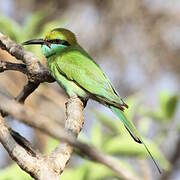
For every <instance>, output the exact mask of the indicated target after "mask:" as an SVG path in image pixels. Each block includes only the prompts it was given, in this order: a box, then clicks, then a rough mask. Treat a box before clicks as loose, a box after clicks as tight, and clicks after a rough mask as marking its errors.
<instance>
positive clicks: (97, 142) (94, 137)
mask: <svg viewBox="0 0 180 180" xmlns="http://www.w3.org/2000/svg"><path fill="white" fill-rule="evenodd" d="M101 128H102V127H101V125H100V123H95V125H94V126H93V128H92V131H91V143H92V144H93V145H94V146H96V147H98V148H101V146H102V143H103V136H104V134H103V133H102V130H101Z"/></svg>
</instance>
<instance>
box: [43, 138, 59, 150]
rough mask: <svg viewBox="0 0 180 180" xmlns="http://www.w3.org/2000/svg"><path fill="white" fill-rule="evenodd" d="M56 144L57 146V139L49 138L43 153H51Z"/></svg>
mask: <svg viewBox="0 0 180 180" xmlns="http://www.w3.org/2000/svg"><path fill="white" fill-rule="evenodd" d="M58 144H59V141H58V140H57V139H54V138H52V137H49V138H48V143H47V146H46V148H45V153H50V152H52V151H53V150H54V149H55V148H56V147H57V146H58Z"/></svg>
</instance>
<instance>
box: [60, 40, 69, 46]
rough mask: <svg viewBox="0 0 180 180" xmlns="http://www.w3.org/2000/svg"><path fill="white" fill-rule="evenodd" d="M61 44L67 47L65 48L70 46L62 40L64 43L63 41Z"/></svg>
mask: <svg viewBox="0 0 180 180" xmlns="http://www.w3.org/2000/svg"><path fill="white" fill-rule="evenodd" d="M61 44H62V45H65V46H70V44H69V43H68V42H67V41H65V40H62V41H61Z"/></svg>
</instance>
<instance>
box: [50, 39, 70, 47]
mask: <svg viewBox="0 0 180 180" xmlns="http://www.w3.org/2000/svg"><path fill="white" fill-rule="evenodd" d="M47 42H48V43H51V44H62V45H66V46H70V44H69V43H68V42H67V41H65V40H61V39H52V40H47Z"/></svg>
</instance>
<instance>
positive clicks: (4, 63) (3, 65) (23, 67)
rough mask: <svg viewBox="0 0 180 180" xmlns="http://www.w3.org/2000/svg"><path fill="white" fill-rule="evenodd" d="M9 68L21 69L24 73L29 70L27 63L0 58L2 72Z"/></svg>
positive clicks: (0, 70)
mask: <svg viewBox="0 0 180 180" xmlns="http://www.w3.org/2000/svg"><path fill="white" fill-rule="evenodd" d="M8 70H13V71H19V72H22V73H23V74H26V72H27V70H26V65H25V64H18V63H11V62H7V61H1V60H0V73H1V72H4V71H8Z"/></svg>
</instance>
